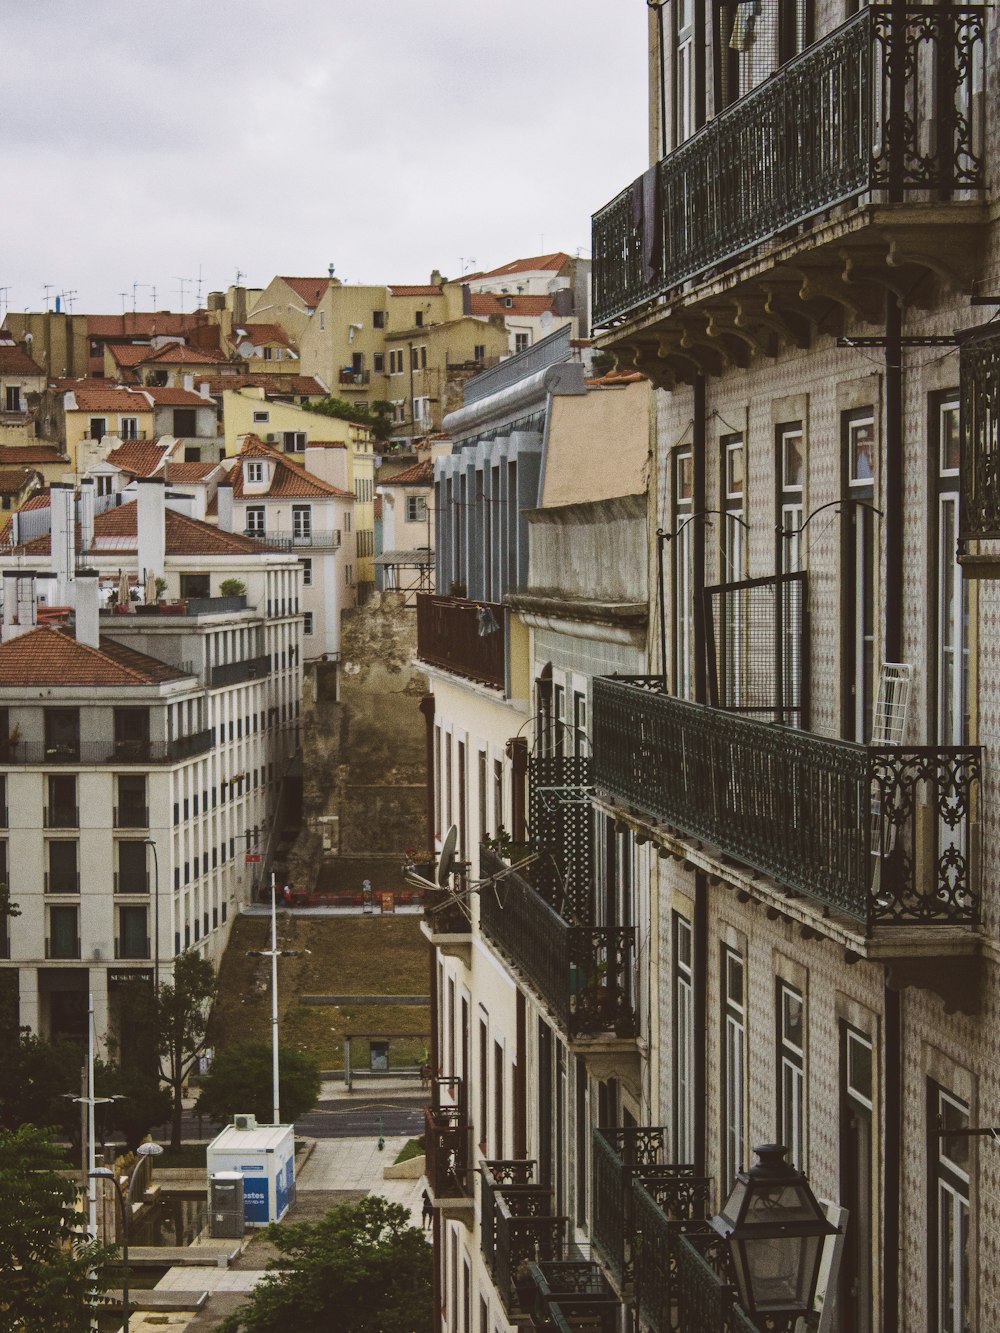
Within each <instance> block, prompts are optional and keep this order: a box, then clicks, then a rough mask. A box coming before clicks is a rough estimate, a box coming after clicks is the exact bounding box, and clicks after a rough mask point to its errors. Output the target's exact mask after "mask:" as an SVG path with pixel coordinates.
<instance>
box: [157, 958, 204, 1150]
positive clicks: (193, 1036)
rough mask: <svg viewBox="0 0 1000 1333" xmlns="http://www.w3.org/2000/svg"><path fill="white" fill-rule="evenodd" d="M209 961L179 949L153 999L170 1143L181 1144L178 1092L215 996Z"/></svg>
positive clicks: (196, 1054)
mask: <svg viewBox="0 0 1000 1333" xmlns="http://www.w3.org/2000/svg"><path fill="white" fill-rule="evenodd" d="M215 985H216V983H215V972H214V970H213V968H212V964H211V963H210V962H209V961H208V960H207V959H206V958H201V957H199V955H198V954H196V953H190V952H187V953H182V954H181V955H180V956H179V957H178V958H177V960H176V962H175V963H174V980H173V984H172V985H171V984H169V983H168V984H167V985H164V986H161V987H160V993H159V995H157V996H156V997H155V998H154V1001H153V1014H152V1023H153V1032H154V1036H155V1045H156V1049H157V1051H158V1052H159V1055H160V1075H161V1077H162V1079H163V1081H164V1083H166V1085H167V1087H168V1088H169V1089H170V1093H171V1099H172V1107H173V1110H172V1114H171V1122H170V1146H171V1148H174V1149H177V1148H180V1146H181V1111H182V1109H183V1108H182V1103H181V1096H182V1090H183V1088H184V1084H185V1083H186V1081H187V1078H188V1075H189V1074H190V1072H191V1070H192V1068H193V1067H194V1064H195V1061H196V1060H197V1059H198V1057H199V1055H201V1054H202V1052H203V1051H204V1050H205V1046H206V1044H207V1040H206V1034H207V1030H208V1015H209V1006H210V1005H211V1002H212V1000H213V999H214V997H215Z"/></svg>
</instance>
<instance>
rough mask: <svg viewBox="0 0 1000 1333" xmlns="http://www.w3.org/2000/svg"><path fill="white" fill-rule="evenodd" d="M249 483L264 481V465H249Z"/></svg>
mask: <svg viewBox="0 0 1000 1333" xmlns="http://www.w3.org/2000/svg"><path fill="white" fill-rule="evenodd" d="M246 466H247V481H248V482H258V481H263V480H264V464H263V463H247V465H246Z"/></svg>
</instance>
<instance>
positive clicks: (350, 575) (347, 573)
mask: <svg viewBox="0 0 1000 1333" xmlns="http://www.w3.org/2000/svg"><path fill="white" fill-rule="evenodd" d="M344 577H345V580H346V582H347V586H348V587H350V585H351V584H352V583H353V582H354V566H353V565H348V566H347V568H346V569H345V570H344Z"/></svg>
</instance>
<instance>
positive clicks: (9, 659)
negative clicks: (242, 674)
mask: <svg viewBox="0 0 1000 1333" xmlns="http://www.w3.org/2000/svg"><path fill="white" fill-rule="evenodd" d="M184 678H185V675H184V673H183V672H181V671H178V670H176V669H175V668H174V667H170V666H167V664H166V663H165V662H160V661H158V660H157V659H156V658H154V657H147V656H146V655H145V653H138V652H135V651H134V650H133V649H130V648H125V647H124V645H122V644H120V643H117V642H115V641H114V640H113V639H105V638H103V637H102V638H101V646H100V648H99V649H98V648H91V647H90V646H89V645H88V644H85V643H77V641H76V639H75V638H73V637H72V635H70V634H66V633H64V632H63V631H61V630H57V629H52V628H50V627H48V626H44V627H40V628H38V629H33V630H29V631H28V633H27V634H22V635H20V636H19V637H18V638H16V639H10V640H9V641H8V642H7V643H4V644H0V685H21V686H38V685H96V686H107V687H110V688H113V689H121V688H122V687H123V686H125V687H127V686H136V685H155V684H158V683H159V682H161V681H167V680H183V679H184Z"/></svg>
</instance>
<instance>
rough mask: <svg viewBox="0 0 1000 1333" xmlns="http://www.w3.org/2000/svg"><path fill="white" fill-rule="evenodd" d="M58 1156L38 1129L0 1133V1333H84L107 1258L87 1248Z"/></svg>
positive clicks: (97, 1248)
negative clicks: (7, 1332)
mask: <svg viewBox="0 0 1000 1333" xmlns="http://www.w3.org/2000/svg"><path fill="white" fill-rule="evenodd" d="M65 1169H66V1162H65V1159H64V1158H63V1155H62V1150H61V1149H60V1148H59V1147H58V1146H57V1145H56V1144H55V1143H53V1142H52V1140H51V1139H50V1138H49V1137H48V1136H47V1135H46V1133H45V1131H44V1130H41V1129H37V1128H35V1127H34V1126H33V1125H22V1126H21V1128H20V1129H18V1130H14V1131H10V1130H7V1129H0V1328H3V1329H9V1330H11V1331H12V1333H87V1330H89V1329H90V1327H91V1322H92V1314H93V1312H92V1308H91V1307H92V1303H93V1298H94V1296H95V1295H96V1294H97V1293H99V1292H101V1291H106V1290H107V1288H108V1285H109V1283H108V1280H107V1267H108V1263H109V1261H110V1260H111V1257H112V1251H110V1250H109V1249H107V1248H105V1247H104V1246H101V1245H97V1244H96V1243H94V1242H91V1240H90V1239H89V1237H88V1236H87V1235H86V1233H85V1231H84V1230H83V1227H84V1223H85V1220H86V1219H85V1218H84V1216H83V1214H82V1213H80V1212H79V1211H78V1209H77V1204H76V1186H75V1185H74V1184H73V1182H72V1181H71V1180H69V1179H68V1178H67V1176H66V1174H65Z"/></svg>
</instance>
